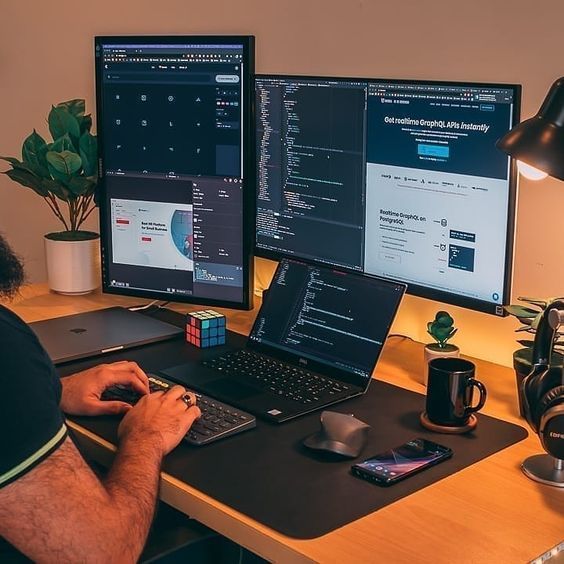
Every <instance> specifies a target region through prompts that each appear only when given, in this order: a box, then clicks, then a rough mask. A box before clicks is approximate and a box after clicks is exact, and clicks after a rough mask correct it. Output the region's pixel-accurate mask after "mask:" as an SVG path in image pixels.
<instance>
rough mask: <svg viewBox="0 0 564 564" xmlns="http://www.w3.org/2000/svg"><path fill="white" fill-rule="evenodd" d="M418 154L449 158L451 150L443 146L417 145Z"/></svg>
mask: <svg viewBox="0 0 564 564" xmlns="http://www.w3.org/2000/svg"><path fill="white" fill-rule="evenodd" d="M417 153H418V154H419V155H424V156H426V157H448V155H449V148H448V147H444V146H441V145H424V144H422V143H420V144H419V145H417Z"/></svg>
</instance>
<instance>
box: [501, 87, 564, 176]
mask: <svg viewBox="0 0 564 564" xmlns="http://www.w3.org/2000/svg"><path fill="white" fill-rule="evenodd" d="M496 146H497V147H498V148H499V149H501V150H502V151H503V152H505V153H507V154H508V155H510V156H511V157H513V158H514V159H517V160H519V161H522V162H524V163H527V164H528V165H531V166H533V167H535V168H537V169H539V170H542V171H544V172H546V173H547V174H549V175H550V176H554V177H555V178H558V179H560V180H564V77H561V78H559V79H558V80H557V81H556V82H555V83H554V84H553V85H552V86H551V88H550V90H549V92H548V94H547V95H546V98H545V99H544V102H543V103H542V106H541V108H540V110H539V112H538V113H537V115H535V116H534V117H532V118H530V119H527V120H525V121H523V122H521V123H520V124H518V125H516V126H515V127H514V128H513V129H511V130H510V131H509V132H508V133H507V134H505V135H504V136H503V137H502V138H501V139H500V140H499V141H498V142H497V143H496Z"/></svg>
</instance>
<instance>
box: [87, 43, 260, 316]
mask: <svg viewBox="0 0 564 564" xmlns="http://www.w3.org/2000/svg"><path fill="white" fill-rule="evenodd" d="M95 53H96V89H97V124H98V127H97V129H98V142H99V155H100V166H99V174H100V192H99V204H100V225H101V242H102V277H103V288H104V291H106V292H110V293H118V294H127V295H133V296H142V297H150V298H154V299H162V300H174V301H186V302H191V303H205V304H210V305H220V306H226V307H234V308H240V309H248V308H249V307H251V295H252V247H253V238H254V230H253V225H254V222H255V219H254V218H255V209H254V194H255V170H254V165H253V163H254V151H255V140H254V115H253V114H252V108H253V96H252V90H251V89H252V82H251V80H252V78H251V77H252V76H253V73H254V41H253V38H252V37H238V36H233V37H228V36H222V37H211V36H208V37H196V36H192V37H97V38H96V40H95Z"/></svg>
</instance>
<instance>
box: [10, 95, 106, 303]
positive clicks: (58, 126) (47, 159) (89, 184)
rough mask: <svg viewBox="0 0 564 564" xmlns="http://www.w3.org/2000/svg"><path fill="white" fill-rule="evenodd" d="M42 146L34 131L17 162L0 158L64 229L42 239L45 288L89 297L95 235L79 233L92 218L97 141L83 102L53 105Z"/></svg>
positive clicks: (95, 279) (95, 278)
mask: <svg viewBox="0 0 564 564" xmlns="http://www.w3.org/2000/svg"><path fill="white" fill-rule="evenodd" d="M47 123H48V126H49V132H50V133H51V137H52V138H53V141H52V142H47V141H45V140H44V139H43V137H41V135H40V134H39V133H37V131H35V129H34V130H33V133H31V134H30V135H29V136H28V137H27V138H26V139H25V140H24V142H23V146H22V158H21V160H20V159H17V158H15V157H0V159H2V160H5V161H7V162H8V163H9V164H10V165H11V167H12V168H11V169H10V170H7V171H6V172H4V174H6V175H7V176H8V177H9V178H11V179H12V180H13V181H14V182H17V183H18V184H21V185H22V186H25V187H27V188H31V189H32V190H33V191H34V192H35V193H36V194H38V195H39V196H41V197H42V198H43V199H44V200H45V202H46V204H47V205H48V206H49V208H50V209H51V211H52V212H53V214H54V215H55V217H56V218H57V219H58V220H59V221H60V223H61V224H62V226H63V227H64V229H63V230H62V231H57V232H55V233H48V234H47V235H45V254H46V261H47V276H48V280H49V287H50V288H51V289H52V290H54V291H56V292H60V293H65V294H84V293H88V292H90V291H92V290H94V289H95V288H97V287H98V285H99V280H100V276H99V273H98V268H99V266H98V265H99V260H98V256H99V250H98V249H99V235H98V233H95V232H92V231H84V230H82V229H81V227H82V225H83V223H84V221H86V219H87V218H88V216H89V215H90V214H91V213H92V211H93V209H94V207H95V204H94V193H95V190H96V185H97V181H98V176H97V166H98V150H97V141H96V136H94V135H92V134H91V133H90V129H91V127H92V117H91V116H90V114H85V102H84V100H68V101H66V102H61V103H60V104H57V105H56V106H52V108H51V111H50V112H49V115H48V118H47Z"/></svg>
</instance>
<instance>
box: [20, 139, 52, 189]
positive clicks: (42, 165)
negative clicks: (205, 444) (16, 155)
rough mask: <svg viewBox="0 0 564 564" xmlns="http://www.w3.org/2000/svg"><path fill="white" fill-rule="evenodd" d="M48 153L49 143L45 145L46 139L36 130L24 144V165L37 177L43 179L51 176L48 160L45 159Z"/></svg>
mask: <svg viewBox="0 0 564 564" xmlns="http://www.w3.org/2000/svg"><path fill="white" fill-rule="evenodd" d="M46 153H47V143H45V139H43V137H41V135H39V134H38V133H37V132H36V131H35V129H34V130H33V133H32V134H31V135H29V136H28V137H27V138H26V140H25V141H24V143H23V147H22V157H23V161H24V163H25V164H26V165H28V166H29V167H30V168H31V169H32V170H33V171H34V172H35V174H37V176H41V177H42V178H47V177H48V176H49V170H48V169H47V159H46V158H45V155H46Z"/></svg>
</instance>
